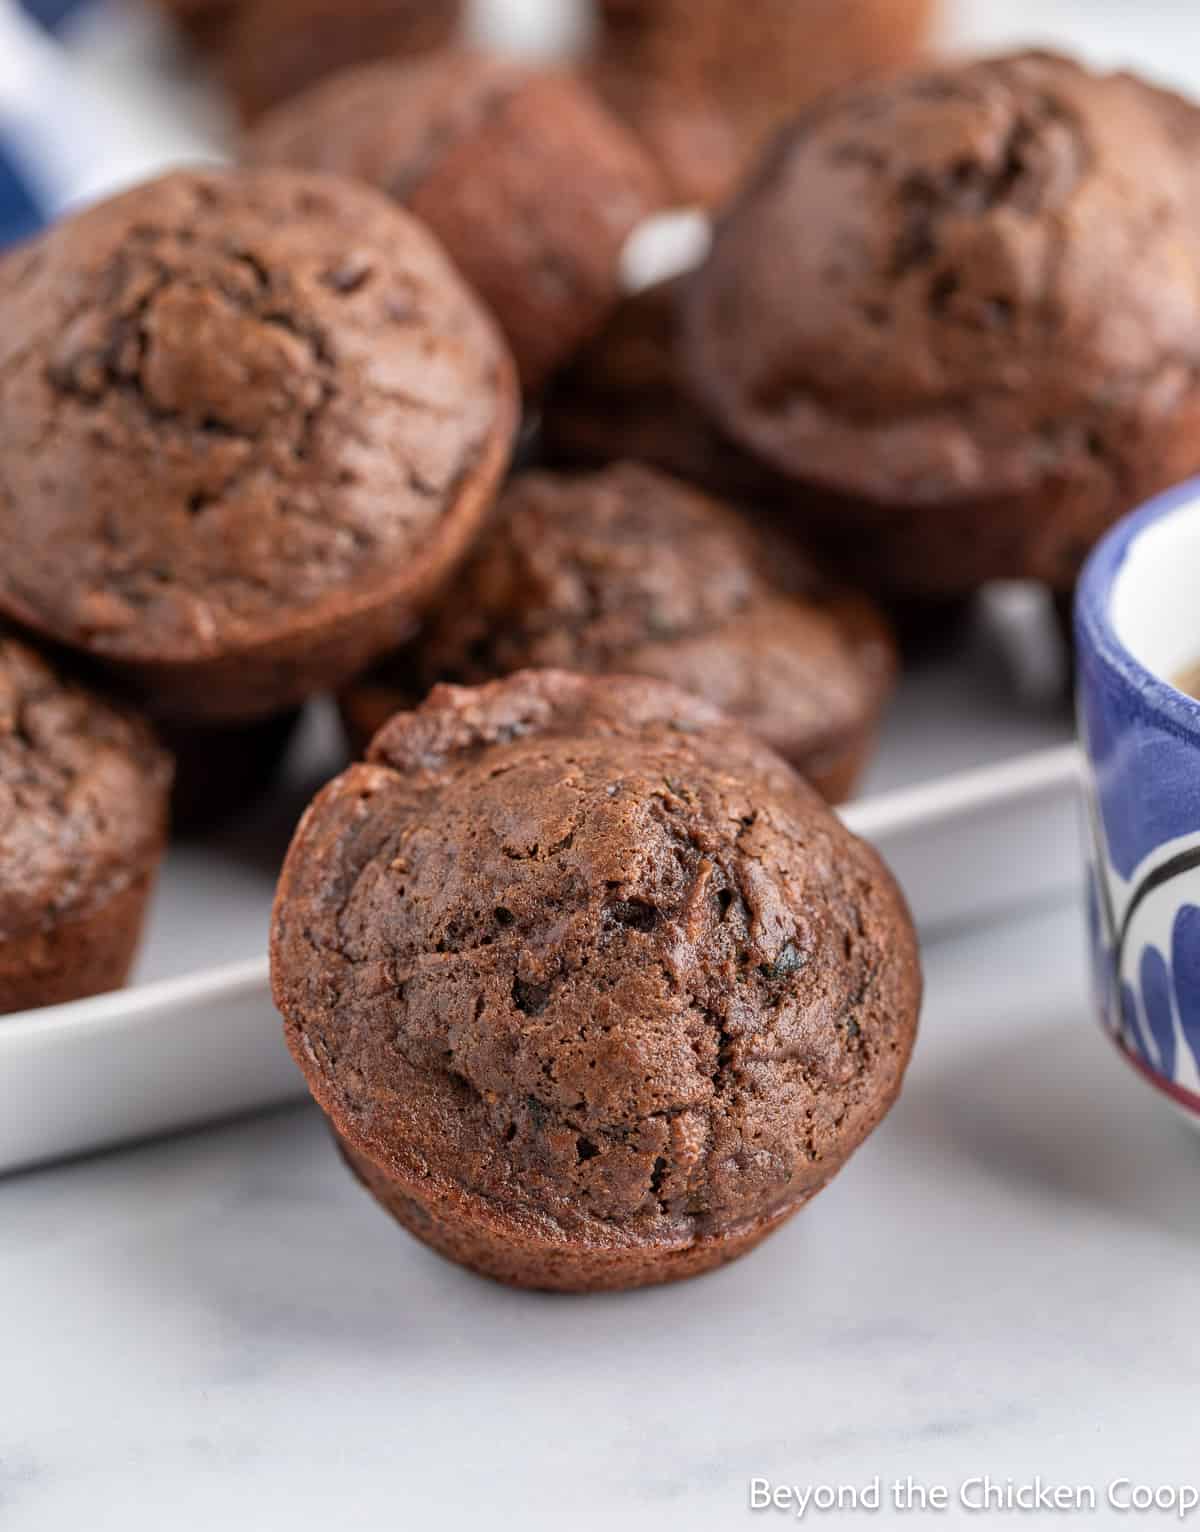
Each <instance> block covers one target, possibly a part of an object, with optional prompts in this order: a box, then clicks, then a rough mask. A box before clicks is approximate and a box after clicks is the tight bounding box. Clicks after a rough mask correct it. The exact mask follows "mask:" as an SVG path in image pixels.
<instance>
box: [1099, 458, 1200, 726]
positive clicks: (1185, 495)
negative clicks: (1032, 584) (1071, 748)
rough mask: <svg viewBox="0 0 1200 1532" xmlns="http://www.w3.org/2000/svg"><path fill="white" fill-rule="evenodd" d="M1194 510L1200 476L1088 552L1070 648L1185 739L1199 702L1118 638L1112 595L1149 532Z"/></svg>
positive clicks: (1196, 722) (1198, 719)
mask: <svg viewBox="0 0 1200 1532" xmlns="http://www.w3.org/2000/svg"><path fill="white" fill-rule="evenodd" d="M1190 505H1194V506H1195V507H1196V511H1197V514H1200V475H1196V476H1195V477H1193V478H1190V479H1184V480H1183V481H1182V482H1181V483H1179V484H1175V485H1173V486H1172V487H1171V488H1170V489H1168V490H1164V491H1163V493H1162V494H1160V495H1156V496H1155V497H1154V498H1153V499H1152V500H1148V501H1147V502H1146V503H1145V504H1144V505H1142V506H1140V507H1139V508H1138V509H1137V510H1134V511H1130V512H1129V514H1128V515H1126V516H1124V517H1122V519H1121V520H1120V521H1118V522H1117V523H1116V525H1115V526H1114V527H1112V528H1111V529H1110V531H1109V532H1107V533H1106V534H1105V536H1104V537H1103V538H1101V540H1100V542H1099V543H1097V544H1096V546H1095V548H1093V550H1092V552H1091V554H1090V555H1089V557H1088V559H1087V562H1086V563H1085V564H1084V566H1083V572H1082V574H1081V575H1080V577H1079V584H1078V587H1077V589H1076V592H1075V612H1074V625H1075V642H1076V644H1077V645H1078V647H1079V652H1080V654H1081V655H1082V654H1083V653H1085V652H1088V653H1091V654H1093V655H1095V656H1096V657H1097V659H1099V660H1100V661H1101V662H1102V663H1103V664H1104V665H1106V666H1107V667H1108V668H1109V669H1110V670H1112V671H1113V672H1115V674H1116V675H1117V677H1118V678H1119V679H1120V680H1122V681H1123V682H1124V683H1125V684H1126V685H1127V686H1129V687H1131V688H1132V689H1133V690H1134V691H1135V692H1136V693H1137V694H1138V695H1139V697H1140V698H1141V700H1142V702H1143V704H1144V705H1145V707H1146V708H1147V709H1148V710H1150V711H1152V712H1153V713H1155V714H1156V716H1158V717H1160V718H1162V719H1163V720H1164V721H1166V722H1167V723H1169V724H1170V725H1171V726H1173V728H1174V730H1175V731H1176V732H1178V733H1181V734H1184V735H1186V736H1187V737H1188V738H1189V739H1194V738H1196V737H1197V736H1200V699H1197V698H1195V697H1190V696H1188V694H1187V693H1186V692H1182V691H1180V690H1179V688H1178V687H1177V686H1173V685H1172V684H1171V683H1170V681H1166V680H1164V679H1163V678H1162V677H1161V676H1159V675H1156V674H1155V673H1154V671H1152V670H1149V669H1147V667H1146V666H1145V665H1143V664H1142V662H1141V660H1139V659H1137V658H1136V657H1135V656H1134V655H1133V654H1132V653H1131V652H1130V650H1129V649H1128V648H1126V646H1125V645H1124V644H1123V643H1122V642H1121V640H1120V639H1119V638H1118V637H1117V631H1116V628H1115V627H1114V626H1113V621H1112V612H1111V606H1112V594H1113V587H1114V585H1115V584H1116V580H1117V575H1118V574H1119V573H1120V571H1121V566H1122V565H1123V564H1124V562H1125V560H1126V558H1127V557H1128V555H1129V551H1130V549H1131V548H1132V546H1133V544H1134V543H1135V542H1136V541H1137V539H1138V538H1139V537H1140V536H1141V535H1142V533H1143V532H1144V531H1146V529H1147V528H1148V527H1151V526H1153V525H1154V524H1155V523H1156V522H1159V521H1163V520H1165V519H1166V518H1167V517H1170V516H1174V515H1177V514H1179V513H1180V512H1181V511H1183V510H1184V509H1185V508H1186V507H1188V506H1190Z"/></svg>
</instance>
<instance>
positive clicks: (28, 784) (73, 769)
mask: <svg viewBox="0 0 1200 1532" xmlns="http://www.w3.org/2000/svg"><path fill="white" fill-rule="evenodd" d="M170 786H171V764H170V757H169V756H168V755H167V754H166V752H165V751H164V750H163V749H162V748H161V747H160V746H159V744H158V743H157V741H156V740H155V738H154V736H153V734H152V733H151V731H150V729H149V728H148V726H147V725H146V724H144V723H143V722H142V721H141V720H140V719H137V718H135V717H134V716H133V715H131V714H127V713H124V712H121V711H119V710H118V709H116V708H114V707H112V706H111V705H110V704H109V703H107V702H105V701H103V700H101V699H100V698H98V697H95V696H93V695H91V694H90V693H89V692H86V691H84V690H83V689H82V688H80V687H78V686H76V685H75V684H74V683H73V682H70V681H68V680H65V679H64V678H63V677H62V676H60V675H59V674H58V673H57V672H56V671H55V670H54V669H52V668H51V666H50V665H48V664H47V663H46V662H45V661H44V660H43V659H42V658H41V657H40V656H39V655H37V654H36V653H35V652H34V651H33V650H32V649H30V648H29V647H28V645H27V644H25V643H23V642H22V641H20V640H18V639H16V638H14V637H13V636H12V635H11V633H8V632H6V631H4V630H3V629H0V1015H3V1014H6V1013H9V1012H12V1011H22V1010H28V1009H30V1008H32V1007H34V1006H43V1005H56V1004H58V1003H60V1002H62V1001H66V1000H78V999H81V998H83V997H84V996H86V995H95V994H100V993H101V992H102V991H104V990H109V989H116V988H118V987H119V986H120V985H121V984H123V983H124V982H125V979H126V976H127V974H128V972H129V968H130V966H131V964H132V962H133V958H134V953H135V951H136V949H137V944H138V939H139V937H140V935H141V930H142V922H143V917H144V915H145V912H146V905H147V902H148V900H149V897H150V893H151V890H152V888H153V886H154V878H155V874H156V872H157V871H158V865H159V862H160V861H161V859H162V854H163V850H164V848H165V844H166V835H167V798H168V794H169V792H170Z"/></svg>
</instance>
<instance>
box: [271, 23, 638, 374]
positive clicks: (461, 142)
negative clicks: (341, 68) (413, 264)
mask: <svg viewBox="0 0 1200 1532" xmlns="http://www.w3.org/2000/svg"><path fill="white" fill-rule="evenodd" d="M246 155H247V157H248V158H249V159H250V160H251V161H252V162H253V163H255V164H260V165H293V166H297V167H300V168H303V169H311V170H318V169H319V170H333V171H337V172H339V173H341V174H344V175H350V176H354V177H355V178H357V179H360V180H363V181H366V182H369V183H370V184H371V185H373V186H377V187H378V188H379V189H380V190H381V191H384V192H386V193H387V194H388V195H389V196H391V197H394V198H395V199H396V200H397V201H399V202H402V203H403V204H404V205H405V206H406V207H407V208H409V209H410V210H411V211H412V212H413V213H415V214H416V215H417V217H418V218H420V219H422V220H423V221H424V222H425V223H426V224H428V226H429V227H430V228H431V229H432V230H433V231H434V233H435V234H436V235H437V237H438V238H439V239H440V240H441V241H442V243H443V244H444V245H445V247H446V249H447V250H448V251H449V253H450V255H451V257H452V258H453V260H454V262H455V264H456V265H457V266H458V268H459V270H460V271H462V273H463V275H464V276H465V277H466V278H467V280H468V281H469V282H470V283H471V285H472V286H473V287H474V288H475V290H476V291H477V292H478V293H479V294H480V296H481V297H482V298H483V299H484V300H485V302H486V303H487V304H488V305H489V306H490V308H491V310H492V312H493V313H494V314H495V316H496V319H497V321H498V322H499V324H500V326H501V328H502V329H503V331H504V333H505V335H506V336H507V338H508V341H509V344H510V345H511V346H512V349H513V353H514V355H515V356H516V359H517V365H518V368H519V370H520V373H521V378H522V381H523V383H524V384H525V387H526V388H527V389H528V390H531V391H536V390H537V389H538V388H540V386H541V385H542V383H543V382H544V381H545V379H546V378H547V376H548V375H549V374H550V372H551V371H552V370H553V369H554V368H556V367H558V366H560V365H561V364H562V363H563V362H564V361H565V360H566V359H567V357H569V356H570V355H571V354H572V352H573V351H574V350H575V349H576V347H577V346H578V345H579V344H580V343H581V342H582V341H583V340H584V339H586V338H587V336H588V335H590V334H591V333H592V332H593V331H594V330H596V329H597V328H598V327H599V325H600V324H601V323H602V322H603V320H604V318H605V316H606V315H607V313H608V312H609V311H610V310H611V309H612V308H613V307H615V305H616V303H617V302H618V299H619V297H620V290H621V289H620V259H621V253H622V249H623V247H624V244H625V241H626V239H627V238H628V237H629V235H630V234H631V233H632V232H633V230H634V228H635V227H636V226H637V224H638V223H640V222H641V220H642V219H643V218H645V217H646V216H648V215H649V214H650V213H652V212H654V211H655V210H656V209H657V208H658V207H659V206H661V204H662V203H663V202H664V201H665V200H666V193H665V190H664V188H663V186H662V183H661V178H660V177H659V175H658V173H657V171H656V169H655V167H654V165H653V164H652V163H651V161H650V159H649V158H648V157H647V155H646V153H645V152H644V151H643V150H642V148H641V147H640V146H639V144H638V143H637V142H636V140H635V139H634V138H633V137H632V135H631V134H630V133H629V132H628V130H627V129H626V128H625V127H624V125H623V124H622V123H621V121H620V120H619V119H618V118H617V117H615V116H614V115H613V114H612V113H611V112H609V110H608V109H607V108H606V107H605V106H604V105H603V104H602V102H601V101H600V100H599V99H598V97H596V96H595V95H594V94H593V92H592V91H591V90H590V89H589V88H588V87H587V85H585V84H584V82H583V81H582V80H579V79H577V78H576V77H575V76H573V75H571V74H569V73H566V72H564V71H560V70H548V69H533V68H530V67H528V66H527V65H524V64H521V63H519V62H515V61H513V60H511V59H507V58H504V57H501V56H498V55H493V54H488V53H481V52H469V51H459V50H453V49H452V50H446V51H443V52H439V53H435V54H431V55H430V56H428V57H426V58H421V59H414V60H409V61H406V62H401V63H395V62H390V63H389V62H385V63H382V64H376V65H370V66H366V67H364V68H361V69H355V70H348V71H346V72H345V73H343V74H340V75H337V76H335V77H334V78H332V79H330V80H326V81H324V82H323V83H322V84H321V85H319V86H317V87H316V88H315V89H313V90H311V91H308V92H306V93H305V94H304V95H303V96H298V97H297V98H296V99H295V100H293V101H290V102H288V103H286V104H285V105H284V106H282V107H280V108H279V109H278V110H277V111H275V112H272V113H270V114H269V115H268V116H267V117H265V118H264V119H263V121H262V122H261V123H259V124H257V125H256V127H255V130H254V131H253V133H251V134H250V135H249V137H248V139H247V143H246Z"/></svg>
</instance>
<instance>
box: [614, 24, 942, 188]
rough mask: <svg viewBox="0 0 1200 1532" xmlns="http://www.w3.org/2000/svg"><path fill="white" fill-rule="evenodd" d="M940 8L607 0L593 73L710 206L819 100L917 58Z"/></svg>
mask: <svg viewBox="0 0 1200 1532" xmlns="http://www.w3.org/2000/svg"><path fill="white" fill-rule="evenodd" d="M933 10H934V5H933V0H601V4H600V16H601V26H600V33H599V38H598V42H597V46H596V50H595V55H594V58H593V61H592V64H591V69H590V73H591V78H592V79H593V80H594V82H595V84H596V86H597V88H598V89H599V91H600V93H601V94H602V95H603V96H604V98H605V99H606V100H607V101H608V102H609V104H610V105H611V106H612V107H613V110H614V111H615V112H616V113H617V114H618V115H619V116H620V117H621V118H622V120H623V121H625V122H628V123H629V124H630V125H631V126H632V127H633V128H634V129H635V131H636V132H637V133H638V134H639V136H640V137H641V138H642V139H643V141H644V142H645V143H646V145H647V147H648V148H650V149H651V151H652V152H653V153H654V155H655V156H656V157H657V159H658V161H659V163H660V164H661V165H662V167H663V169H664V171H665V173H666V176H667V179H668V181H669V183H670V185H671V188H672V190H673V191H674V192H675V193H676V195H677V197H678V199H679V200H681V201H684V202H698V203H701V204H704V205H709V206H711V205H715V204H717V203H720V202H723V201H724V200H725V198H726V197H727V196H728V195H729V193H730V192H731V191H732V190H733V188H734V186H735V185H736V183H737V182H738V181H739V180H740V179H741V178H742V176H743V175H744V174H745V172H746V171H747V170H748V169H749V168H750V166H751V165H752V164H753V163H754V161H755V159H756V158H757V157H758V154H759V153H760V151H761V150H762V148H763V147H764V146H765V144H766V143H767V142H768V140H769V139H770V138H771V137H772V136H773V134H774V133H775V132H776V131H777V130H778V129H779V128H780V127H781V126H782V125H783V124H784V123H786V122H790V121H791V119H792V118H793V117H795V116H796V114H797V113H798V112H799V111H801V110H802V109H803V108H804V107H805V106H807V105H808V104H809V103H811V102H813V101H815V100H816V99H817V98H818V97H819V96H822V95H824V94H825V93H826V92H827V91H830V90H833V89H835V88H836V87H839V86H843V85H847V84H849V83H851V82H852V81H856V80H864V79H867V78H869V77H871V76H875V75H881V74H888V73H890V72H893V71H895V70H897V69H900V68H903V67H904V66H905V65H906V64H907V63H909V62H910V61H911V59H912V57H913V55H914V53H915V52H916V50H917V49H918V48H919V46H920V45H921V43H922V42H923V40H924V38H925V35H926V33H927V31H928V29H929V22H930V18H931V15H932V12H933Z"/></svg>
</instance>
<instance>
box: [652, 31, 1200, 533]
mask: <svg viewBox="0 0 1200 1532" xmlns="http://www.w3.org/2000/svg"><path fill="white" fill-rule="evenodd" d="M1198 143H1200V113H1197V112H1196V111H1195V110H1194V109H1193V108H1191V107H1189V106H1187V105H1186V104H1185V103H1184V102H1182V101H1180V100H1179V99H1177V98H1175V97H1172V96H1169V95H1167V94H1165V93H1163V92H1160V91H1157V90H1155V89H1153V88H1152V87H1150V86H1148V85H1146V84H1145V83H1143V82H1141V81H1139V80H1137V79H1135V78H1133V77H1131V76H1129V75H1109V76H1103V77H1101V76H1097V75H1093V74H1089V73H1087V72H1086V71H1085V70H1083V69H1082V68H1080V67H1079V66H1078V65H1076V64H1074V63H1072V62H1070V61H1069V60H1067V59H1063V58H1058V57H1054V56H1051V55H1047V54H1022V55H1017V56H1012V57H1006V58H997V59H991V60H985V61H983V62H977V63H968V64H961V65H947V66H944V67H941V68H938V69H933V70H930V71H928V72H926V73H921V74H915V75H912V76H909V77H906V78H905V79H903V80H900V81H897V82H895V83H892V84H883V85H878V86H875V87H872V88H864V89H861V90H857V91H851V92H847V93H844V94H842V95H839V96H836V97H833V98H831V99H830V100H829V101H828V102H827V103H825V104H824V105H822V106H820V107H818V108H816V109H814V110H812V111H810V112H809V113H808V114H807V115H806V116H804V117H803V118H801V119H800V120H799V121H798V122H797V124H796V125H795V127H794V128H792V129H791V130H789V131H788V132H787V133H785V134H784V136H783V137H782V138H781V140H780V141H779V142H778V143H777V145H776V147H775V149H774V150H773V151H772V152H771V153H770V154H769V155H768V157H767V160H766V161H765V162H764V164H763V165H762V167H761V169H760V171H759V173H758V174H757V175H756V176H755V177H754V179H753V180H752V182H751V183H750V185H749V186H748V187H747V188H746V190H745V191H744V193H743V194H742V196H741V197H740V198H739V200H738V201H737V203H736V204H735V205H734V207H733V209H732V210H731V211H730V213H729V214H728V216H727V217H726V218H725V220H724V222H723V223H722V225H721V227H720V229H719V230H718V233H717V237H716V241H715V245H714V249H713V251H712V254H711V257H710V259H709V261H708V262H707V264H706V266H705V267H704V268H703V269H702V270H701V271H700V272H699V273H698V274H697V276H696V278H695V279H694V281H693V282H692V283H691V284H690V286H689V288H688V292H687V298H686V302H685V312H684V319H683V337H682V340H683V349H684V356H685V359H686V364H687V370H688V373H689V376H690V380H691V382H692V384H693V386H694V387H695V388H696V390H697V391H698V393H699V395H700V396H701V397H702V399H703V400H704V401H705V402H706V403H707V404H708V406H709V407H711V408H712V410H713V411H714V412H715V414H716V417H717V419H718V420H719V421H720V422H721V423H722V424H723V425H724V427H725V428H726V429H727V430H728V431H730V432H731V433H732V434H733V435H735V436H736V437H737V438H738V439H739V440H740V441H741V442H743V443H744V444H745V445H747V446H749V447H750V448H752V449H754V450H756V451H758V452H759V453H760V454H762V455H763V456H764V457H765V458H767V459H768V460H769V461H770V462H771V463H772V464H774V465H775V466H776V467H778V468H780V469H782V470H784V471H785V472H788V473H791V474H793V475H795V476H797V477H799V478H801V479H807V480H811V481H815V482H817V483H821V484H825V485H827V486H829V487H830V488H833V489H840V490H846V491H850V492H853V493H855V494H860V495H865V496H868V497H871V498H873V499H876V500H878V501H880V502H882V503H892V502H906V503H913V502H917V503H922V502H941V501H945V500H953V499H957V498H963V497H974V496H979V495H987V494H997V495H999V494H1013V493H1018V494H1019V493H1023V492H1025V491H1027V490H1029V489H1031V488H1036V487H1037V486H1039V485H1040V484H1042V483H1043V482H1045V481H1047V480H1049V479H1052V478H1055V477H1061V476H1064V475H1066V476H1069V477H1078V478H1080V479H1081V480H1083V481H1086V482H1091V481H1095V482H1096V484H1097V485H1098V486H1099V487H1100V489H1101V490H1103V489H1104V488H1106V487H1112V486H1114V485H1119V484H1120V483H1121V482H1122V479H1123V477H1124V476H1125V475H1127V473H1128V472H1129V471H1130V467H1131V462H1130V460H1131V458H1134V457H1136V454H1137V451H1138V443H1139V441H1142V440H1144V439H1145V437H1146V435H1147V433H1150V432H1153V431H1155V430H1156V429H1157V428H1158V427H1159V426H1160V425H1161V423H1162V422H1163V421H1164V420H1166V421H1168V422H1169V420H1170V419H1171V417H1172V414H1173V412H1174V411H1175V410H1176V409H1177V407H1178V405H1179V401H1180V399H1181V398H1182V397H1184V396H1185V395H1186V393H1187V391H1188V390H1189V389H1191V388H1192V387H1193V386H1194V385H1193V378H1194V373H1195V368H1196V365H1197V361H1198V360H1200V198H1198V187H1200V182H1198V179H1197V174H1196V170H1195V161H1196V147H1197V144H1198Z"/></svg>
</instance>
